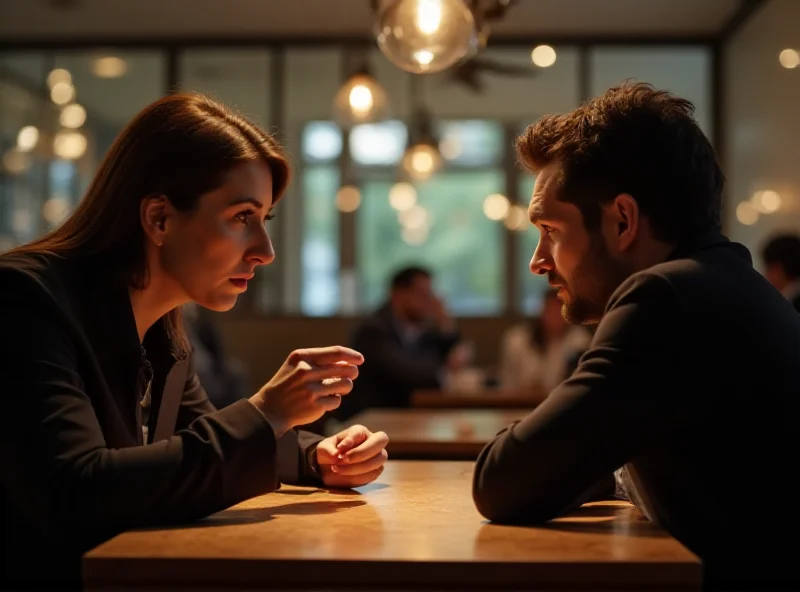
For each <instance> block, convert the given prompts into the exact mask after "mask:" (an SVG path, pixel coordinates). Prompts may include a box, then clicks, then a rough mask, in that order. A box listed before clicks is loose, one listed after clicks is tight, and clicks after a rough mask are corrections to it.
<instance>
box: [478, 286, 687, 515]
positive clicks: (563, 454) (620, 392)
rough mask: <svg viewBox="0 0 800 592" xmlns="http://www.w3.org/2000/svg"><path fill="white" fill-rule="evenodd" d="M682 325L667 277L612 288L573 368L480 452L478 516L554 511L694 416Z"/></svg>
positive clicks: (567, 506)
mask: <svg viewBox="0 0 800 592" xmlns="http://www.w3.org/2000/svg"><path fill="white" fill-rule="evenodd" d="M687 323H688V321H687V320H686V319H685V317H684V316H683V315H682V313H681V310H680V305H679V302H678V298H677V296H676V294H675V292H674V289H673V288H672V286H671V284H669V283H668V281H667V280H666V279H664V278H662V277H660V276H655V275H651V276H646V275H641V274H637V275H635V276H632V278H630V280H629V281H628V282H626V283H625V284H624V285H623V286H621V287H620V288H619V289H618V290H617V291H616V292H615V295H614V296H613V297H612V299H611V301H610V302H609V305H608V308H607V312H606V314H605V316H604V318H603V320H602V322H601V323H600V325H599V327H598V330H597V333H596V335H595V337H594V340H593V342H592V345H591V347H590V348H589V350H588V351H587V352H586V353H585V354H584V356H583V357H582V358H581V360H580V364H579V366H578V368H577V370H576V371H575V373H574V374H573V375H572V376H571V377H570V378H569V379H568V380H566V381H565V382H563V383H561V385H559V386H558V387H557V388H556V389H555V390H554V391H553V392H552V393H551V394H550V396H549V397H548V398H547V399H546V400H545V401H544V402H543V403H542V404H541V405H539V406H538V407H537V408H536V409H535V410H534V411H533V412H531V413H530V414H529V415H528V416H527V417H525V418H524V419H523V420H522V421H520V422H518V423H515V424H514V425H512V426H510V427H509V428H508V429H506V430H504V431H503V432H501V433H500V434H498V435H497V436H496V437H495V439H494V440H493V441H492V442H490V443H489V444H488V445H487V446H486V447H485V448H484V450H483V451H482V452H481V454H480V456H479V458H478V461H477V463H476V469H475V474H474V480H473V499H474V501H475V504H476V506H477V508H478V510H479V511H480V513H481V514H482V515H483V516H485V517H486V518H489V519H491V520H495V521H514V522H516V521H524V522H543V521H546V520H550V519H552V518H555V517H557V516H558V515H559V514H562V513H563V512H564V511H566V510H568V509H570V508H572V507H574V506H575V505H576V504H579V503H581V501H585V500H586V499H587V496H588V495H590V494H591V493H594V492H596V491H597V488H598V487H601V486H602V485H603V484H604V483H605V484H607V483H609V477H610V475H611V474H612V472H613V471H614V470H616V469H617V468H619V467H620V466H622V465H623V464H625V463H626V462H628V461H630V460H631V459H633V458H634V457H635V456H636V455H637V454H638V453H639V452H640V451H642V450H643V449H645V448H646V447H647V446H649V445H651V444H653V443H656V442H658V441H659V440H660V439H661V438H663V437H664V436H665V435H667V434H669V433H674V432H676V431H679V430H681V429H682V428H683V427H685V426H686V425H687V423H688V422H690V421H691V418H692V417H694V418H696V417H698V415H699V414H700V410H699V409H698V408H697V407H698V406H699V405H700V404H701V403H700V402H698V401H696V400H691V399H690V398H689V397H688V396H687V394H686V390H685V389H681V388H680V386H681V385H680V381H681V379H682V378H685V372H684V370H685V359H686V354H685V351H686V348H685V344H684V343H683V339H682V338H683V337H684V336H685V335H688V334H689V333H687V331H686V330H685V327H686V325H687Z"/></svg>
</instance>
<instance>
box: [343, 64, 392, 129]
mask: <svg viewBox="0 0 800 592" xmlns="http://www.w3.org/2000/svg"><path fill="white" fill-rule="evenodd" d="M334 111H335V113H334V116H335V118H336V121H337V122H338V123H339V125H341V126H342V127H345V128H349V127H352V126H354V125H358V124H360V123H374V122H376V121H381V120H383V119H386V117H387V115H388V113H389V102H388V100H387V98H386V91H384V90H383V87H381V85H380V84H378V81H377V80H375V78H374V77H373V76H372V75H371V74H370V71H369V68H368V67H367V66H364V67H362V68H361V69H360V70H358V71H357V72H356V73H355V74H353V76H351V77H350V78H348V79H347V81H346V82H345V83H344V84H343V85H342V86H341V88H339V90H338V92H337V93H336V98H335V99H334Z"/></svg>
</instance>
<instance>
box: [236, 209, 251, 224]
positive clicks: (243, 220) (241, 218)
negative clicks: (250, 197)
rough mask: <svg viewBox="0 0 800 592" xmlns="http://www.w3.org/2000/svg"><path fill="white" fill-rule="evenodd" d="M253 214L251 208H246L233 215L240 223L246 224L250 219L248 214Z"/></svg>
mask: <svg viewBox="0 0 800 592" xmlns="http://www.w3.org/2000/svg"><path fill="white" fill-rule="evenodd" d="M253 214H255V212H254V211H253V210H246V211H244V212H239V213H238V214H236V215H235V216H234V218H235V219H236V220H238V221H239V222H241V223H242V224H247V223H248V222H249V221H250V216H252V215H253Z"/></svg>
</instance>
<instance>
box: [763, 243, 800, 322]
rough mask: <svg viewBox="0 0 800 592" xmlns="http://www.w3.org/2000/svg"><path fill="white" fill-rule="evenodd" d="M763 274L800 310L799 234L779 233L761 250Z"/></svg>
mask: <svg viewBox="0 0 800 592" xmlns="http://www.w3.org/2000/svg"><path fill="white" fill-rule="evenodd" d="M761 259H762V260H763V262H764V266H765V268H766V269H765V270H764V275H765V276H766V278H767V279H768V280H769V282H770V283H771V284H772V285H773V286H775V288H777V289H778V290H779V291H780V293H781V294H783V295H784V296H785V297H786V298H787V299H788V300H789V302H791V303H792V306H794V308H795V310H796V311H798V312H800V236H798V235H796V234H780V235H777V236H775V237H773V238H771V239H770V240H769V241H768V242H767V244H766V245H765V246H764V249H763V250H762V252H761Z"/></svg>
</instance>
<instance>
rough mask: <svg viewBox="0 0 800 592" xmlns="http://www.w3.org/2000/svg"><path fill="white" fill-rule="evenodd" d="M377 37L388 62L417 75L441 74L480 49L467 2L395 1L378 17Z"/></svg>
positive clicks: (436, 0) (476, 29) (448, 0)
mask: <svg viewBox="0 0 800 592" xmlns="http://www.w3.org/2000/svg"><path fill="white" fill-rule="evenodd" d="M375 36H376V38H377V41H378V47H379V48H380V50H381V52H383V54H384V55H385V56H386V57H387V58H388V59H389V61H391V62H392V63H393V64H395V65H396V66H397V67H398V68H401V69H402V70H405V71H406V72H412V73H414V74H430V73H433V72H441V71H442V70H445V69H447V68H449V67H450V66H452V65H453V64H455V63H457V62H459V61H460V60H462V59H464V58H465V57H467V56H469V55H472V54H474V53H475V52H476V51H477V50H478V47H479V39H478V27H477V26H476V24H475V17H474V16H473V14H472V12H471V11H470V9H469V7H468V6H467V5H466V3H465V2H464V0H394V1H393V2H392V3H391V4H390V5H389V6H387V7H386V8H385V9H384V10H383V11H381V12H380V14H379V15H378V19H377V21H376V24H375Z"/></svg>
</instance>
